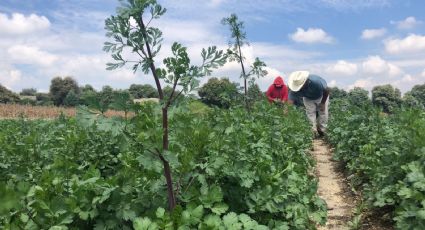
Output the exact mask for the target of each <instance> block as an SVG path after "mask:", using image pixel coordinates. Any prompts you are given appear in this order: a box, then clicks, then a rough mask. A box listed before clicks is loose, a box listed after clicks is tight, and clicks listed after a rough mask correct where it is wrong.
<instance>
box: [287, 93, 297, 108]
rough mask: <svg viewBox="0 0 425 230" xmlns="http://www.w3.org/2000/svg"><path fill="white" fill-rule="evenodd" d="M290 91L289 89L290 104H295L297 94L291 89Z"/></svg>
mask: <svg viewBox="0 0 425 230" xmlns="http://www.w3.org/2000/svg"><path fill="white" fill-rule="evenodd" d="M288 91H289V92H288V104H290V105H293V104H294V101H295V98H296V95H295V93H294V92H292V91H291V90H288Z"/></svg>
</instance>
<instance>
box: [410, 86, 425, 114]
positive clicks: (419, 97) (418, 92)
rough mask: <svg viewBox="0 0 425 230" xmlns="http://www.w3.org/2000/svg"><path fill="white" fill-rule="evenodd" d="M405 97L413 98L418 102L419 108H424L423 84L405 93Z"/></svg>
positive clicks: (424, 90) (424, 93)
mask: <svg viewBox="0 0 425 230" xmlns="http://www.w3.org/2000/svg"><path fill="white" fill-rule="evenodd" d="M406 95H410V96H411V97H413V98H414V99H415V101H417V102H418V104H419V105H418V107H419V108H425V84H422V85H415V86H413V88H412V90H410V91H409V92H407V93H406ZM410 101H412V100H410ZM415 104H416V102H415Z"/></svg>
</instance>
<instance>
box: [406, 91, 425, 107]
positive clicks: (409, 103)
mask: <svg viewBox="0 0 425 230" xmlns="http://www.w3.org/2000/svg"><path fill="white" fill-rule="evenodd" d="M402 105H403V106H405V107H407V108H417V109H424V108H425V107H424V105H422V103H421V102H420V101H418V99H416V97H414V96H413V95H412V93H411V92H407V93H405V94H404V95H403V102H402Z"/></svg>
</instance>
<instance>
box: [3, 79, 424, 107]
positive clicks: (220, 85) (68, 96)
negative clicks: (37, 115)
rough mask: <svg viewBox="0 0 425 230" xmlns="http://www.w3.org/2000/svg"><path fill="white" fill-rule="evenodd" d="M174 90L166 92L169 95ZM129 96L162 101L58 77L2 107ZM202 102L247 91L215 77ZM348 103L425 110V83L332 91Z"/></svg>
mask: <svg viewBox="0 0 425 230" xmlns="http://www.w3.org/2000/svg"><path fill="white" fill-rule="evenodd" d="M171 91H172V89H171V87H165V88H164V94H165V95H168V94H170V93H171ZM117 94H121V95H126V96H125V97H126V98H128V100H133V99H140V98H158V91H157V90H156V89H155V88H154V87H153V86H152V85H150V84H131V85H130V87H129V88H128V89H114V88H112V87H111V86H109V85H105V86H103V87H102V89H101V90H96V89H95V88H94V87H93V86H91V85H89V84H86V85H79V84H78V82H77V81H76V80H75V79H73V78H72V77H64V78H62V77H55V78H53V79H52V80H51V84H50V87H49V92H48V93H42V92H38V91H37V89H35V88H25V89H22V90H21V92H20V93H19V94H17V93H14V92H12V91H10V90H8V89H7V88H6V87H4V86H2V85H0V103H19V104H30V105H54V106H68V107H72V106H77V105H89V104H90V103H92V102H93V101H97V103H98V104H99V106H100V107H102V106H103V107H108V106H109V105H111V104H112V101H113V98H114V95H117ZM198 96H199V100H200V101H202V102H203V103H205V104H206V105H209V106H217V107H220V108H229V107H231V106H234V105H241V104H242V103H244V87H241V86H240V85H239V84H238V83H236V82H231V81H230V80H229V79H228V78H217V77H212V78H210V79H209V80H208V82H206V83H205V84H203V85H202V86H201V87H200V88H199V89H198ZM264 98H265V97H264V92H262V91H261V90H260V87H259V86H258V84H255V83H253V84H252V85H251V86H250V87H249V88H248V90H247V99H248V100H249V101H250V102H251V103H253V102H255V101H259V100H263V99H264ZM339 99H347V100H348V101H349V102H350V103H352V104H356V105H363V104H365V103H372V104H374V105H376V106H379V107H381V108H382V110H383V112H386V113H391V112H393V111H395V110H396V109H398V108H401V107H409V108H412V107H413V108H420V109H424V108H425V83H424V84H422V85H415V86H414V87H413V88H412V89H411V90H410V91H408V92H406V93H405V94H404V95H403V96H402V95H401V92H400V90H399V89H397V88H395V87H393V86H392V85H389V84H387V85H380V86H375V87H374V88H373V89H372V91H371V94H370V96H369V91H367V90H365V89H363V88H360V87H355V88H353V89H351V90H349V91H346V90H344V89H341V88H338V87H331V100H339Z"/></svg>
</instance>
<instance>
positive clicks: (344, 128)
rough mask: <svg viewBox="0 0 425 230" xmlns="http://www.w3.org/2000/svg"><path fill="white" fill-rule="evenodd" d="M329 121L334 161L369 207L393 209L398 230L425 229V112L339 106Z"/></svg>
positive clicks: (333, 110) (334, 109) (333, 109)
mask: <svg viewBox="0 0 425 230" xmlns="http://www.w3.org/2000/svg"><path fill="white" fill-rule="evenodd" d="M331 114H332V117H331V121H330V122H329V129H328V134H329V140H330V142H331V143H332V144H333V145H334V146H335V155H334V157H335V158H337V159H340V160H342V161H344V162H345V163H346V166H347V169H348V170H349V172H350V173H351V174H352V175H353V176H351V178H352V183H353V185H354V186H355V187H356V188H357V189H361V190H363V194H364V200H365V202H366V203H367V204H368V205H369V206H370V207H375V208H382V207H386V210H392V215H393V216H394V220H395V222H396V227H397V228H398V229H422V228H423V227H424V226H425V218H424V216H423V212H424V210H425V206H424V204H425V202H424V200H425V189H424V188H425V187H424V186H423V185H425V176H424V175H425V171H424V170H425V167H424V162H425V152H424V150H425V142H424V141H423V140H425V113H424V112H423V111H422V110H406V111H399V112H397V113H395V114H393V115H387V114H383V113H382V112H381V111H380V110H379V109H377V108H373V107H372V106H371V105H369V106H362V107H357V106H350V105H347V104H343V103H342V104H335V103H334V105H333V107H332V111H331Z"/></svg>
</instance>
